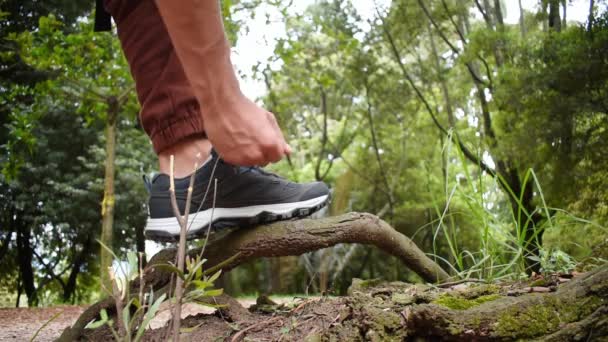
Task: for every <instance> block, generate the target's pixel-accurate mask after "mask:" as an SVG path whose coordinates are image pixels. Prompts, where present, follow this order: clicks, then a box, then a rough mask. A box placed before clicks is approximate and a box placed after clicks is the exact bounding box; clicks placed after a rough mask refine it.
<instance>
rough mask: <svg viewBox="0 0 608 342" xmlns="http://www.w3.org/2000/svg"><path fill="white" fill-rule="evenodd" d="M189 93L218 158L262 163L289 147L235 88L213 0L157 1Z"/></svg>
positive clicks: (262, 112)
mask: <svg viewBox="0 0 608 342" xmlns="http://www.w3.org/2000/svg"><path fill="white" fill-rule="evenodd" d="M156 4H157V6H158V9H159V11H160V14H161V17H162V18H163V21H164V23H165V26H166V27H167V31H168V32H169V35H170V36H171V41H172V42H173V46H174V48H175V51H176V53H177V55H178V57H179V59H180V61H181V62H182V66H183V68H184V70H185V72H186V76H187V77H188V80H189V81H190V84H191V85H192V88H193V92H194V95H195V96H196V98H197V99H198V100H199V103H201V104H202V105H203V106H204V108H203V109H202V115H203V118H204V119H205V131H206V132H207V136H208V137H209V139H210V140H211V142H212V144H213V146H214V148H215V149H216V150H217V151H218V153H219V154H220V155H221V156H222V158H223V159H224V160H226V161H228V162H230V163H233V164H236V165H265V164H267V163H270V162H276V161H278V160H280V159H281V158H283V157H284V156H285V155H286V154H289V153H290V152H291V149H290V147H289V146H288V145H287V143H286V142H285V139H284V138H283V134H282V133H281V130H280V128H279V126H278V125H277V122H276V120H275V117H274V115H273V114H272V113H270V112H268V111H266V110H264V109H262V108H260V107H258V106H257V105H256V104H255V103H253V102H252V101H250V100H249V99H247V98H246V97H245V96H244V95H243V94H242V93H241V91H240V89H239V84H238V80H237V77H236V75H235V73H234V70H233V67H232V63H231V61H230V44H229V42H228V40H227V39H226V35H225V33H224V27H223V24H222V15H221V10H220V6H219V1H218V0H202V1H201V0H180V1H170V0H156Z"/></svg>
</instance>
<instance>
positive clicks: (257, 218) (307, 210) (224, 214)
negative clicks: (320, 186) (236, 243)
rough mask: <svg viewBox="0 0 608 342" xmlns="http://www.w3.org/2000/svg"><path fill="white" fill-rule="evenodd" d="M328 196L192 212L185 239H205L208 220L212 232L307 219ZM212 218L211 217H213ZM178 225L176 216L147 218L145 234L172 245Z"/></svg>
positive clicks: (177, 233) (176, 235) (324, 202)
mask: <svg viewBox="0 0 608 342" xmlns="http://www.w3.org/2000/svg"><path fill="white" fill-rule="evenodd" d="M328 198H329V195H324V196H320V197H316V198H312V199H309V200H306V201H301V202H293V203H281V204H265V205H255V206H249V207H242V208H215V209H211V208H209V209H206V210H203V211H199V212H198V213H191V214H190V215H188V226H189V227H190V229H189V230H188V232H187V234H186V239H187V240H194V239H199V238H204V237H205V236H206V235H207V228H208V227H209V223H210V221H211V219H213V222H211V229H212V232H213V231H214V230H218V229H224V228H229V227H239V228H244V227H250V226H255V225H260V224H265V223H271V222H275V221H282V220H288V219H291V218H297V217H305V216H308V215H310V214H312V213H314V212H316V211H318V210H320V209H321V208H323V207H324V206H325V205H326V204H327V201H328ZM212 215H213V218H212ZM179 231H180V226H179V224H178V222H177V219H176V218H175V217H168V218H158V219H153V218H149V217H148V221H147V222H146V228H145V229H144V235H145V236H146V238H147V239H149V240H154V241H159V242H175V241H178V240H179Z"/></svg>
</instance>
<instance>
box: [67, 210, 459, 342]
mask: <svg viewBox="0 0 608 342" xmlns="http://www.w3.org/2000/svg"><path fill="white" fill-rule="evenodd" d="M339 243H360V244H369V245H375V246H377V247H378V248H380V249H382V250H383V251H385V252H387V253H390V254H392V255H395V256H396V257H398V258H399V259H400V260H401V261H402V262H403V263H404V264H405V265H406V266H408V267H409V268H410V269H412V271H414V272H416V273H417V274H418V275H420V277H422V278H423V279H424V280H426V281H428V282H432V283H436V282H441V281H445V280H446V279H448V277H449V276H448V274H447V273H446V272H445V271H444V270H443V269H442V268H441V267H439V266H438V265H437V264H436V263H435V262H434V261H432V260H431V259H429V258H428V257H427V256H426V255H425V254H424V252H422V251H421V250H420V249H419V248H418V247H417V246H416V244H414V243H413V242H412V241H411V240H410V239H409V238H407V237H406V236H404V235H403V234H401V233H399V232H397V231H396V230H395V229H394V228H392V227H391V226H390V225H388V224H387V223H386V222H384V221H383V220H381V219H379V218H378V217H376V216H374V215H371V214H365V213H349V214H345V215H342V216H336V217H329V218H323V219H314V220H313V219H304V220H295V221H282V222H277V223H273V224H270V225H262V226H257V227H255V228H251V229H241V230H238V231H236V232H234V233H231V234H230V235H229V236H227V237H225V238H224V239H222V240H221V242H216V243H214V244H211V245H209V246H207V247H206V249H205V251H204V255H203V257H204V258H206V259H207V263H206V264H205V267H206V268H207V269H209V268H214V267H217V266H221V267H220V268H221V269H222V270H223V271H228V270H230V269H232V268H234V267H236V266H238V265H240V264H242V263H244V262H247V261H250V260H254V259H257V258H262V257H279V256H292V255H301V254H304V253H307V252H311V251H315V250H319V249H322V248H326V247H330V246H333V245H336V244H339ZM188 253H189V254H190V255H192V256H196V255H199V254H200V253H201V249H192V250H190V251H189V252H188ZM175 255H176V249H175V248H168V249H164V250H162V251H160V252H159V253H157V254H156V255H155V256H153V257H152V258H151V259H150V261H149V262H148V265H147V266H146V268H145V270H144V276H143V281H144V286H143V288H144V289H145V290H146V291H149V290H150V289H153V290H154V292H155V293H156V294H160V293H163V292H166V291H167V290H168V287H169V284H170V278H171V274H170V273H169V272H166V271H162V270H160V269H159V268H155V267H154V266H155V265H158V264H164V263H168V262H172V263H173V262H174V261H175ZM131 288H132V293H137V291H138V289H139V288H140V286H139V280H136V281H134V282H133V283H132V284H131ZM113 307H114V305H113V300H112V299H111V298H106V299H104V300H102V301H100V302H98V303H96V304H94V305H92V306H91V307H89V308H88V309H87V310H86V311H85V312H84V313H83V314H82V315H81V316H80V318H79V319H78V320H77V321H76V323H75V324H74V325H73V326H72V328H68V329H66V331H64V333H63V334H62V336H61V337H60V340H61V341H73V340H76V339H77V338H79V337H80V336H81V335H82V332H83V329H84V327H85V326H86V324H88V322H90V321H91V320H93V319H94V318H95V317H97V316H98V314H99V311H100V310H101V309H107V310H108V311H112V309H113Z"/></svg>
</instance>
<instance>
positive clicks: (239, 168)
mask: <svg viewBox="0 0 608 342" xmlns="http://www.w3.org/2000/svg"><path fill="white" fill-rule="evenodd" d="M236 169H237V173H238V174H242V173H247V172H253V173H258V174H261V175H263V176H269V177H274V178H280V179H282V178H283V177H281V176H279V175H277V174H276V173H272V172H268V171H266V170H264V169H262V168H261V167H259V166H236Z"/></svg>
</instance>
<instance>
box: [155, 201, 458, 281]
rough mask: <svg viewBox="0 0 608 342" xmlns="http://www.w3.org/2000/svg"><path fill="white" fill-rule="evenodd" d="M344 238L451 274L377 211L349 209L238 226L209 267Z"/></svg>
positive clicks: (213, 250) (417, 268)
mask: <svg viewBox="0 0 608 342" xmlns="http://www.w3.org/2000/svg"><path fill="white" fill-rule="evenodd" d="M339 243H360V244H368V245H374V246H376V247H378V248H380V249H382V250H383V251H385V252H387V253H390V254H392V255H394V256H396V257H398V258H399V259H401V261H402V262H403V263H404V264H405V265H406V266H408V267H409V268H410V269H412V271H414V272H416V273H417V274H418V275H419V276H420V277H422V278H423V279H424V280H426V281H429V282H439V281H444V280H446V279H448V277H449V276H448V274H447V273H446V272H445V271H444V270H443V269H442V268H441V267H439V266H438V265H437V264H436V263H435V262H434V261H432V260H431V259H430V258H428V257H427V256H426V254H425V253H424V252H423V251H421V250H420V249H419V248H418V247H417V246H416V244H414V242H412V240H410V239H409V238H408V237H406V236H405V235H403V234H401V233H399V232H398V231H396V230H395V229H394V228H393V227H391V226H390V225H389V224H388V223H386V222H384V221H383V220H381V219H380V218H378V217H377V216H375V215H372V214H367V213H349V214H345V215H341V216H335V217H328V218H323V219H304V220H296V221H283V222H277V223H274V224H270V225H264V226H258V227H256V228H254V229H241V230H238V231H236V232H234V233H232V234H231V235H229V236H228V237H226V238H225V239H223V240H222V241H221V243H215V244H212V245H210V246H207V249H206V251H205V254H204V257H205V258H206V259H207V260H208V261H207V264H206V268H207V269H208V268H210V267H214V266H215V265H218V264H220V263H222V262H223V261H224V260H227V259H230V258H231V260H230V261H229V262H228V263H225V264H223V265H222V269H223V270H224V271H228V270H231V269H233V268H235V267H237V266H238V265H240V264H242V263H245V262H247V261H251V260H253V259H257V258H264V257H280V256H292V255H302V254H304V253H308V252H312V251H316V250H319V249H322V248H327V247H330V246H333V245H337V244H339ZM188 253H189V254H190V255H193V256H194V255H198V254H199V253H200V248H197V249H192V250H190V251H189V252H188ZM174 254H175V249H166V250H164V251H161V252H159V253H158V254H157V255H155V256H153V257H152V259H150V262H149V265H150V266H149V267H148V269H149V268H151V267H152V268H153V267H154V265H155V264H159V263H165V262H167V261H170V260H173V258H174Z"/></svg>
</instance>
